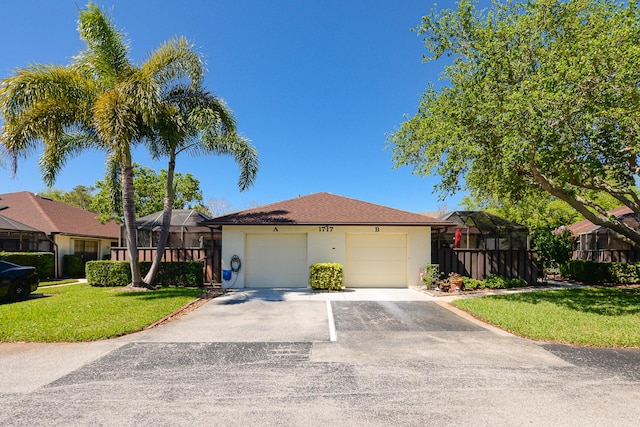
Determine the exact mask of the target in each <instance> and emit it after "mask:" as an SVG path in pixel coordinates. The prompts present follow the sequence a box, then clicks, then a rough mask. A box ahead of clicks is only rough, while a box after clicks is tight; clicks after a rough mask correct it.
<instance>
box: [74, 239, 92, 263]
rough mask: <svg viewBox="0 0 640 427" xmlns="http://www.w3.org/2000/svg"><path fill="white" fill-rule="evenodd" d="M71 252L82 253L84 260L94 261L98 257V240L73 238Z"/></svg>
mask: <svg viewBox="0 0 640 427" xmlns="http://www.w3.org/2000/svg"><path fill="white" fill-rule="evenodd" d="M73 253H74V254H76V255H82V259H83V260H84V261H95V260H97V259H98V241H96V240H74V241H73Z"/></svg>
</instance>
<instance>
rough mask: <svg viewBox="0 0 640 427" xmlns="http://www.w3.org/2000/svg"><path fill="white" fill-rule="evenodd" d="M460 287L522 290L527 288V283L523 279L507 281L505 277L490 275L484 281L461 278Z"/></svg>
mask: <svg viewBox="0 0 640 427" xmlns="http://www.w3.org/2000/svg"><path fill="white" fill-rule="evenodd" d="M462 286H463V288H464V289H466V290H474V289H510V288H523V287H525V286H528V283H527V281H526V280H524V279H508V278H506V277H502V276H498V275H495V274H492V275H490V276H489V277H487V278H486V279H484V280H478V279H472V278H470V277H463V278H462Z"/></svg>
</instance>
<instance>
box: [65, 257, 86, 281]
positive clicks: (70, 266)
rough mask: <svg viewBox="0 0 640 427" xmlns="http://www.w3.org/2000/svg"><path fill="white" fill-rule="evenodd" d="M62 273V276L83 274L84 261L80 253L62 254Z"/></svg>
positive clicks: (79, 275) (80, 275)
mask: <svg viewBox="0 0 640 427" xmlns="http://www.w3.org/2000/svg"><path fill="white" fill-rule="evenodd" d="M62 275H63V276H64V277H82V276H84V262H83V261H82V255H79V254H69V255H64V256H63V257H62Z"/></svg>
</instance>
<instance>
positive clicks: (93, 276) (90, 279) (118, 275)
mask: <svg viewBox="0 0 640 427" xmlns="http://www.w3.org/2000/svg"><path fill="white" fill-rule="evenodd" d="M85 269H86V277H87V283H89V284H90V285H91V286H126V285H128V284H129V283H131V268H130V267H129V262H128V261H89V262H87V264H86V265H85Z"/></svg>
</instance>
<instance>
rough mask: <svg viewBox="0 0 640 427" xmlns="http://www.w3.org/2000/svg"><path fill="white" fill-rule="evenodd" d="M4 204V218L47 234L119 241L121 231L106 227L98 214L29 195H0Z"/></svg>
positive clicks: (109, 223) (115, 227)
mask: <svg viewBox="0 0 640 427" xmlns="http://www.w3.org/2000/svg"><path fill="white" fill-rule="evenodd" d="M0 200H2V201H1V202H0V203H2V204H3V205H6V206H8V208H7V209H4V210H3V211H2V215H3V216H5V217H7V218H11V219H13V220H16V221H20V222H21V223H23V224H26V225H28V226H31V227H33V228H35V229H37V230H40V231H44V232H45V233H46V234H49V235H51V234H64V235H69V236H82V237H95V238H107V239H117V238H118V235H119V230H120V227H119V226H118V224H116V223H115V222H113V221H111V222H108V223H106V224H102V223H101V222H100V221H98V220H97V219H96V214H95V213H93V212H89V211H86V210H84V209H80V208H77V207H75V206H71V205H68V204H66V203H62V202H58V201H55V200H51V199H46V198H44V197H40V196H38V195H37V194H33V193H30V192H28V191H20V192H17V193H7V194H0Z"/></svg>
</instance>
